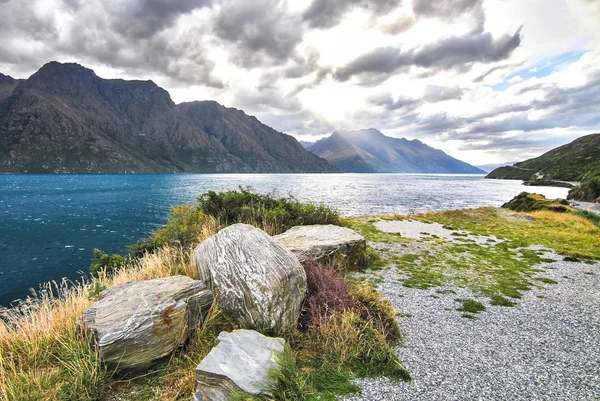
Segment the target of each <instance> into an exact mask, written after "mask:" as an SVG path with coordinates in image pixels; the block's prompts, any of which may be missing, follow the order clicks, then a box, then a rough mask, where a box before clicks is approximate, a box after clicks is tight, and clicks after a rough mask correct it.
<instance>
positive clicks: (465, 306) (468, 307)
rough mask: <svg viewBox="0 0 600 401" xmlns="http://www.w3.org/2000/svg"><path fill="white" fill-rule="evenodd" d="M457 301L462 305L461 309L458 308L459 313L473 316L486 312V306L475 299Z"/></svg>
mask: <svg viewBox="0 0 600 401" xmlns="http://www.w3.org/2000/svg"><path fill="white" fill-rule="evenodd" d="M456 301H457V302H459V303H460V304H461V306H460V308H456V310H457V311H460V312H465V313H471V314H476V313H481V312H484V311H485V305H483V304H482V303H481V302H478V301H475V300H473V299H457V300H456Z"/></svg>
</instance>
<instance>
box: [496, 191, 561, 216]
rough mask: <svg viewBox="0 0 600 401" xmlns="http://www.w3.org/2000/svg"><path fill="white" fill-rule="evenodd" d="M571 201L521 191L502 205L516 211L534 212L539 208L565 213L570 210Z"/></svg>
mask: <svg viewBox="0 0 600 401" xmlns="http://www.w3.org/2000/svg"><path fill="white" fill-rule="evenodd" d="M568 205H569V202H567V201H566V200H565V199H556V200H550V199H546V198H544V197H543V196H542V195H538V194H530V193H528V192H521V193H520V194H519V195H517V196H515V197H514V198H513V199H512V200H511V201H509V202H507V203H505V204H504V205H502V207H503V208H506V209H511V210H514V211H516V212H534V211H537V210H549V211H551V212H557V213H565V212H568V211H569V207H568Z"/></svg>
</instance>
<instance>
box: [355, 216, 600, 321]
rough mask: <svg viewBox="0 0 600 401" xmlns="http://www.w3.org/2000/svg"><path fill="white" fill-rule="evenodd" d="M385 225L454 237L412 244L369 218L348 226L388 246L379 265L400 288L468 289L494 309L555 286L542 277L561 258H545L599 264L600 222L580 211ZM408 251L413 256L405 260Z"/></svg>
mask: <svg viewBox="0 0 600 401" xmlns="http://www.w3.org/2000/svg"><path fill="white" fill-rule="evenodd" d="M380 218H381V219H389V220H409V219H410V220H418V221H422V222H429V223H440V224H442V225H443V226H444V228H445V229H447V230H452V231H453V232H454V233H453V234H452V237H453V239H452V240H448V239H442V238H435V237H432V236H428V237H427V236H426V237H424V238H421V239H409V238H403V237H401V236H400V235H398V234H390V233H384V232H381V231H379V230H377V228H376V226H375V223H376V222H377V220H376V219H374V218H372V217H370V218H357V219H353V220H350V221H346V222H345V223H346V224H347V225H348V226H350V227H352V228H354V229H356V230H358V231H359V232H361V233H362V234H363V235H364V236H365V237H366V238H367V239H369V240H371V241H375V242H382V243H391V245H390V246H389V247H388V246H387V245H386V247H385V248H383V247H379V253H380V255H381V258H382V259H381V260H380V261H379V262H378V265H380V266H381V265H384V264H387V265H388V266H395V268H397V269H398V270H399V271H400V273H401V284H402V285H403V286H405V287H409V288H417V289H430V288H434V287H442V286H456V287H461V288H466V289H469V290H471V291H472V292H473V294H476V295H477V296H482V297H487V298H489V302H490V304H491V305H496V306H505V307H510V306H515V305H516V304H517V303H518V299H519V298H521V297H522V296H523V293H524V291H527V290H529V289H531V288H533V287H536V286H544V285H551V284H555V283H556V282H555V281H553V280H551V279H547V278H544V277H541V276H540V275H541V274H542V273H543V272H544V271H545V266H548V265H547V263H551V262H554V261H556V260H555V259H557V258H556V254H554V257H555V259H552V258H547V257H546V256H545V255H546V254H547V251H554V252H556V253H557V254H558V255H560V257H561V258H563V259H565V260H587V261H590V262H594V261H596V260H598V259H600V235H599V234H600V228H599V227H598V225H597V219H594V218H591V219H590V218H588V217H587V216H585V215H581V214H579V213H576V212H573V213H564V212H553V211H549V210H542V211H533V212H529V213H516V212H513V211H510V210H505V209H497V208H478V209H463V210H454V211H444V212H437V213H425V214H420V215H413V216H380ZM465 233H469V234H465ZM457 234H458V235H457ZM475 236H486V237H490V238H488V239H487V240H485V239H484V240H483V241H481V240H480V241H474V240H473V239H472V238H471V237H473V238H474V237H475ZM394 244H395V245H396V248H395V247H394ZM401 244H403V245H401ZM398 245H400V246H398ZM407 249H409V250H410V249H414V252H412V253H411V252H408V253H407ZM439 291H445V290H439ZM467 312H468V313H469V314H472V312H471V311H466V313H467ZM467 317H468V316H467Z"/></svg>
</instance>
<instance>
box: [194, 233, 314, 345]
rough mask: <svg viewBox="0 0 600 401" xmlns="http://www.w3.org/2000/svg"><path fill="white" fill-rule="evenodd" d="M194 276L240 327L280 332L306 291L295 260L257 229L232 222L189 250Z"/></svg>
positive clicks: (295, 318) (303, 275) (292, 320)
mask: <svg viewBox="0 0 600 401" xmlns="http://www.w3.org/2000/svg"><path fill="white" fill-rule="evenodd" d="M194 257H195V258H196V265H197V266H198V272H199V276H200V279H201V280H203V281H204V282H205V283H206V284H207V285H208V286H209V287H210V288H212V289H213V291H214V293H215V299H218V300H219V302H220V304H221V307H222V309H223V313H225V314H226V315H227V316H230V317H231V318H233V319H234V320H235V321H236V322H238V323H239V324H240V325H241V326H242V327H243V328H248V329H256V330H259V331H261V332H269V333H271V332H275V333H279V332H283V331H285V330H287V329H289V328H292V327H295V325H296V324H297V321H298V317H299V315H300V308H301V304H302V300H303V299H304V295H305V293H306V273H305V271H304V268H303V267H302V265H301V264H300V262H299V261H298V258H296V256H295V255H294V254H293V253H292V252H290V251H289V250H288V249H286V248H284V247H283V246H282V245H281V244H280V243H279V242H277V241H275V240H274V239H273V238H272V237H270V236H269V235H267V233H265V232H264V231H262V230H259V229H257V228H255V227H252V226H250V225H247V224H234V225H231V226H229V227H226V228H224V229H222V230H221V231H219V232H218V233H217V234H215V235H213V236H212V237H210V238H208V239H207V240H205V241H204V242H202V243H201V244H200V245H198V247H197V248H196V250H195V251H194Z"/></svg>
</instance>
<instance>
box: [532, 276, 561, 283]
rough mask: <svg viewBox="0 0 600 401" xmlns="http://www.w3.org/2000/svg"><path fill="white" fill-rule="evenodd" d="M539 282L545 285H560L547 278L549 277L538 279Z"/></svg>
mask: <svg viewBox="0 0 600 401" xmlns="http://www.w3.org/2000/svg"><path fill="white" fill-rule="evenodd" d="M536 280H537V281H539V282H541V283H544V284H558V282H557V281H555V280H552V279H551V278H547V277H538V278H536Z"/></svg>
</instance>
